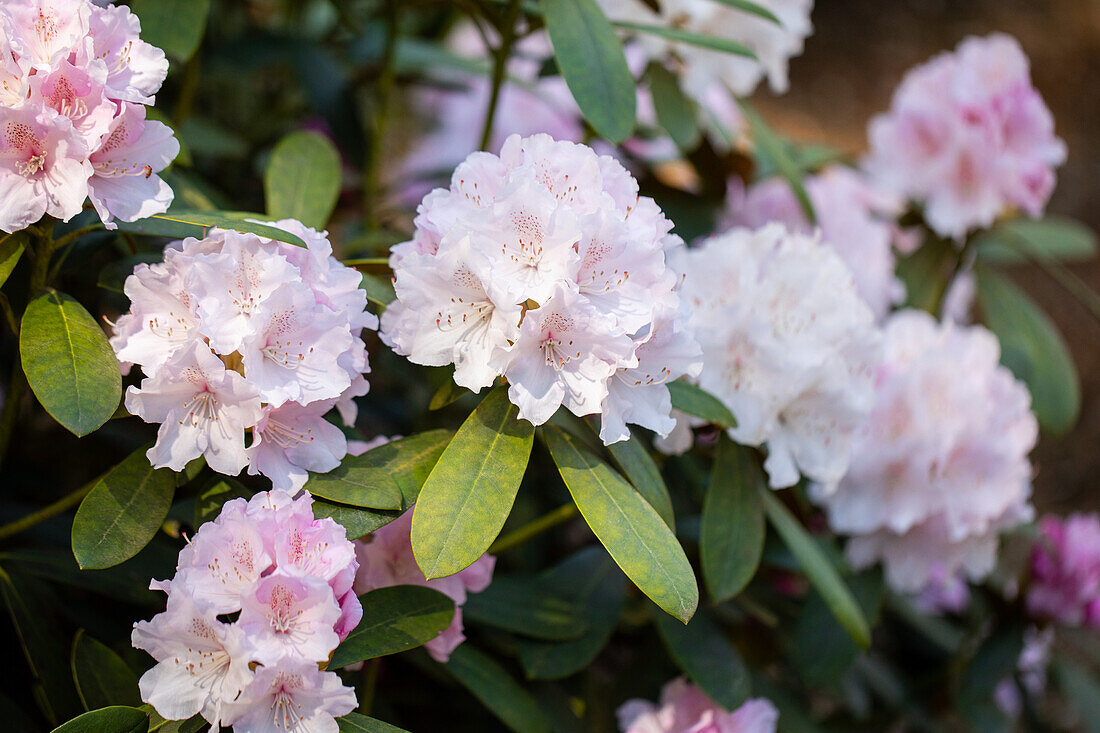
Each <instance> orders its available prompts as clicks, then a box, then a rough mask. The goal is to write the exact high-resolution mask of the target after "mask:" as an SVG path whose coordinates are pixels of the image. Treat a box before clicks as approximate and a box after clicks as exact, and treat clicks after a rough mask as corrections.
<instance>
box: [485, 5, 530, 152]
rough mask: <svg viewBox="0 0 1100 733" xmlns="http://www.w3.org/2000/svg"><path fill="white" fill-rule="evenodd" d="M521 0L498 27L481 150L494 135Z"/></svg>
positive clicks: (506, 14)
mask: <svg viewBox="0 0 1100 733" xmlns="http://www.w3.org/2000/svg"><path fill="white" fill-rule="evenodd" d="M519 11H520V3H519V0H511V2H510V3H509V4H508V10H507V12H506V13H505V14H504V21H503V22H502V23H501V25H500V27H499V28H498V29H497V30H498V31H500V45H499V46H497V48H496V50H495V51H494V52H493V89H492V92H491V93H490V94H489V108H488V109H487V110H486V111H485V126H484V127H482V128H481V142H480V144H479V145H478V149H479V150H488V148H489V141H490V139H491V138H492V136H493V120H494V119H495V118H496V115H497V107H498V106H499V105H498V103H499V102H500V90H501V87H503V86H504V74H505V71H506V70H507V67H508V58H509V57H510V56H511V55H512V44H513V43H515V40H516V21H517V20H518V19H519Z"/></svg>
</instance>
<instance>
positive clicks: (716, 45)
mask: <svg viewBox="0 0 1100 733" xmlns="http://www.w3.org/2000/svg"><path fill="white" fill-rule="evenodd" d="M614 26H615V27H616V28H622V29H623V30H628V31H638V32H640V33H648V34H650V35H653V36H659V37H661V38H664V39H665V40H666V41H673V42H675V43H686V44H688V45H690V46H698V47H699V48H707V49H710V50H711V51H721V52H722V53H728V54H733V55H734V56H744V57H745V58H750V59H755V58H756V54H754V53H753V52H752V49H751V48H749V47H748V46H746V45H745V44H743V43H738V42H737V41H731V40H730V39H728V38H722V37H720V36H708V35H704V34H702V33H693V32H692V31H688V30H684V29H683V28H675V27H672V26H664V25H650V24H648V23H634V22H630V21H616V22H615V23H614Z"/></svg>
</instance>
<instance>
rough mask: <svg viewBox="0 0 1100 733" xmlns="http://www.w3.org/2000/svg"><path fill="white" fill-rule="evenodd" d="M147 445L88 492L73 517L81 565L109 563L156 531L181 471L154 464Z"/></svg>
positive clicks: (138, 548) (134, 550)
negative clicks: (176, 472)
mask: <svg viewBox="0 0 1100 733" xmlns="http://www.w3.org/2000/svg"><path fill="white" fill-rule="evenodd" d="M145 451H146V447H142V448H139V449H138V450H136V451H134V452H133V453H131V454H130V455H129V456H127V457H126V458H125V459H123V461H122V463H120V464H118V465H117V466H115V467H114V468H113V469H111V471H110V472H109V473H108V474H107V475H106V476H104V477H103V478H102V479H100V480H99V482H98V483H96V485H95V486H94V487H93V488H92V490H91V492H90V493H89V494H88V495H87V496H85V497H84V501H82V502H81V504H80V508H79V509H77V510H76V517H75V518H74V519H73V531H72V543H73V555H74V556H75V557H76V561H77V563H79V564H80V567H81V568H82V569H85V570H87V569H97V568H109V567H111V566H112V565H118V564H119V563H120V562H123V561H124V560H128V559H130V558H131V557H133V556H134V555H136V554H138V553H139V552H140V551H141V549H142V548H143V547H145V546H146V545H147V544H149V541H150V540H152V539H153V537H154V536H155V535H156V533H157V530H159V529H160V526H161V524H163V523H164V518H165V517H166V516H168V508H169V507H170V506H171V505H172V497H173V495H174V494H175V491H176V475H175V474H174V473H173V472H172V471H169V470H168V469H166V468H162V469H154V468H153V467H152V466H151V465H150V464H149V459H148V458H146V456H145Z"/></svg>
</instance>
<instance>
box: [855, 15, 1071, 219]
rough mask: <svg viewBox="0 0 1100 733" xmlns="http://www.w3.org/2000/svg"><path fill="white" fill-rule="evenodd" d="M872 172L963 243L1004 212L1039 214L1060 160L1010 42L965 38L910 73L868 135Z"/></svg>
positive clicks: (1046, 113)
mask: <svg viewBox="0 0 1100 733" xmlns="http://www.w3.org/2000/svg"><path fill="white" fill-rule="evenodd" d="M869 136H870V142H871V153H870V156H869V158H868V160H867V168H868V170H869V171H870V172H871V173H872V174H873V175H874V176H875V177H876V178H878V179H879V180H880V181H881V183H882V184H883V185H885V186H888V187H890V188H891V189H892V190H894V191H895V192H896V193H898V194H899V195H902V196H905V197H907V198H909V199H912V200H914V201H916V202H917V203H919V204H921V205H923V207H924V215H925V219H926V220H927V221H928V223H929V225H930V226H931V227H932V228H933V229H934V230H935V231H936V232H937V233H939V234H941V235H943V236H945V237H954V238H957V239H961V238H962V237H963V236H964V235H965V234H966V233H967V231H969V230H971V229H973V228H975V227H987V226H989V225H990V224H992V223H993V221H994V219H996V218H997V217H998V216H999V215H1001V214H1003V213H1005V212H1006V210H1008V209H1021V210H1022V211H1023V212H1024V213H1026V214H1027V215H1029V216H1039V215H1040V214H1041V213H1042V211H1043V207H1044V206H1045V205H1046V202H1047V199H1048V198H1050V194H1051V191H1053V189H1054V182H1055V179H1054V168H1055V167H1057V166H1059V165H1061V164H1062V162H1063V161H1064V160H1065V157H1066V148H1065V144H1064V143H1063V142H1062V141H1061V140H1060V139H1058V138H1057V137H1055V135H1054V120H1053V118H1052V117H1051V114H1050V110H1049V109H1047V106H1046V104H1045V103H1044V102H1043V99H1042V97H1041V96H1040V95H1039V92H1038V91H1037V90H1036V89H1035V87H1034V86H1032V83H1031V76H1030V71H1029V68H1028V60H1027V57H1026V56H1025V55H1024V52H1023V50H1022V49H1021V48H1020V45H1019V43H1017V42H1016V40H1015V39H1014V38H1012V37H1011V36H1007V35H1004V34H1000V33H995V34H992V35H989V36H986V37H985V38H975V37H970V38H967V39H965V40H964V41H963V42H962V43H960V44H959V46H958V48H956V49H955V51H954V52H953V53H944V54H941V55H939V56H936V57H935V58H933V59H932V60H931V61H928V62H927V63H925V64H923V65H921V66H918V67H917V68H915V69H913V70H912V71H910V72H909V74H908V75H907V76H906V77H905V79H904V80H903V81H902V83H901V86H900V87H899V88H898V90H897V92H895V94H894V99H893V102H892V104H891V108H890V111H889V112H888V113H886V114H883V115H880V116H878V117H876V118H875V119H873V120H872V121H871V124H870V128H869Z"/></svg>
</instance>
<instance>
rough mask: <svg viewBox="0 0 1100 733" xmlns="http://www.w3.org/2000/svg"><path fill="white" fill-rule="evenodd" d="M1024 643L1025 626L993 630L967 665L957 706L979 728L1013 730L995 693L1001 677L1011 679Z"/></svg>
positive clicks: (1014, 625) (1011, 625)
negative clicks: (996, 700) (994, 696)
mask: <svg viewBox="0 0 1100 733" xmlns="http://www.w3.org/2000/svg"><path fill="white" fill-rule="evenodd" d="M1023 646H1024V640H1023V628H1021V627H1020V626H1018V625H1016V624H1009V625H1008V626H1006V627H1003V628H999V629H996V630H994V632H993V633H992V634H991V635H990V636H989V638H987V639H986V640H985V641H983V642H982V645H981V646H980V647H979V648H978V650H977V652H976V653H975V654H974V657H973V658H972V659H970V661H969V664H967V665H966V666H965V667H964V669H963V674H962V675H961V677H962V680H961V683H960V684H959V692H958V707H959V708H960V709H961V710H962V711H963V712H964V713H965V715H966V716H967V718H969V719H970V720H971V722H972V723H975V724H976V725H975V726H974V727H975V728H977V729H978V730H997V729H1000V730H1006V731H1007V730H1011V728H1010V727H1009V726H1008V720H1007V718H1006V717H1005V715H1004V713H1003V712H1001V710H1000V709H999V708H998V706H997V705H996V703H995V702H994V699H993V695H994V691H995V690H996V688H997V685H998V684H999V683H1000V681H1001V680H1003V679H1005V678H1006V677H1007V678H1009V679H1012V677H1013V675H1014V673H1015V672H1016V662H1017V660H1018V659H1019V658H1020V651H1021V650H1022V649H1023ZM994 725H995V726H996V727H995V728H993V727H989V726H994Z"/></svg>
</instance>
